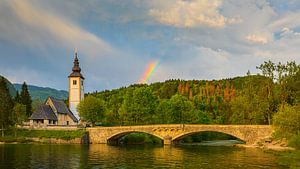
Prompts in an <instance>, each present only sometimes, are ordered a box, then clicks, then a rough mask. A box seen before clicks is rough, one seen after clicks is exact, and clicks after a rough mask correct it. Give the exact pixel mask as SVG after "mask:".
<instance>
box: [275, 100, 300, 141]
mask: <svg viewBox="0 0 300 169" xmlns="http://www.w3.org/2000/svg"><path fill="white" fill-rule="evenodd" d="M273 125H274V126H275V131H276V134H278V135H279V136H281V137H286V138H290V137H292V136H293V135H296V134H300V105H298V106H290V105H288V104H282V105H281V106H280V109H279V111H278V112H277V113H276V114H275V115H274V120H273Z"/></svg>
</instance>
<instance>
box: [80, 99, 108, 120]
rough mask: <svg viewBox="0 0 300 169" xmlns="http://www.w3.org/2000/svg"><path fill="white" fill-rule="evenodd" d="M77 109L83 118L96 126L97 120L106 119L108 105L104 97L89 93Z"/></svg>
mask: <svg viewBox="0 0 300 169" xmlns="http://www.w3.org/2000/svg"><path fill="white" fill-rule="evenodd" d="M77 111H78V112H79V116H80V118H81V119H82V120H85V121H87V122H91V123H92V125H93V126H94V125H95V123H96V122H101V121H102V120H103V119H104V115H105V113H106V106H105V102H104V101H103V100H102V99H98V98H96V97H94V96H91V95H89V96H87V97H86V98H84V100H82V101H81V102H80V103H79V104H78V106H77Z"/></svg>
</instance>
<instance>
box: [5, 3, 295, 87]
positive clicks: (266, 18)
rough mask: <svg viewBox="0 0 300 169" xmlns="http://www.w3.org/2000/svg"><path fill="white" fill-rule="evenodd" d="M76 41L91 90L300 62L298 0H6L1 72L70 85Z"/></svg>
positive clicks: (236, 73) (16, 79) (41, 82)
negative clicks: (269, 64) (269, 62)
mask: <svg viewBox="0 0 300 169" xmlns="http://www.w3.org/2000/svg"><path fill="white" fill-rule="evenodd" d="M75 49H77V51H78V57H79V62H80V67H81V69H82V74H83V76H84V77H85V91H86V92H93V91H96V90H97V91H101V90H110V89H115V88H119V87H123V86H128V85H130V84H134V83H153V82H161V81H165V80H168V79H185V80H189V79H199V80H202V79H207V80H210V79H222V78H230V77H235V76H244V75H245V74H246V72H247V71H248V70H250V72H251V73H252V74H256V73H258V72H259V71H258V70H257V69H256V66H258V65H260V64H261V63H263V62H264V61H268V60H271V61H273V62H276V63H277V62H283V63H285V62H287V61H296V62H297V63H299V62H300V1H299V0H242V1H241V0H163V1H162V0H85V1H82V0H0V75H3V76H5V77H6V78H8V79H9V80H10V81H11V82H13V83H22V82H24V81H26V83H28V84H32V85H37V86H44V87H52V88H56V89H62V90H67V88H68V79H67V77H68V75H69V74H70V73H71V69H72V66H73V59H74V51H75ZM147 72H148V74H147Z"/></svg>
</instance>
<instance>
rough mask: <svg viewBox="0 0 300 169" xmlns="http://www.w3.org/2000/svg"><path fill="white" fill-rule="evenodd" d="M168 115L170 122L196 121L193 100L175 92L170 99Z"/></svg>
mask: <svg viewBox="0 0 300 169" xmlns="http://www.w3.org/2000/svg"><path fill="white" fill-rule="evenodd" d="M169 104H170V108H171V110H170V113H171V114H170V116H171V119H172V123H195V122H197V121H198V119H197V115H196V114H195V112H194V106H193V102H191V101H189V100H188V99H187V98H186V97H184V96H182V95H179V94H176V95H174V96H173V97H172V98H171V99H170V103H169Z"/></svg>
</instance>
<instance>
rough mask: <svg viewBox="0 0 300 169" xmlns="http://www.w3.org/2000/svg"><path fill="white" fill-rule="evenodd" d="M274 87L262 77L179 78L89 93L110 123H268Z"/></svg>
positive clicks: (268, 80)
mask: <svg viewBox="0 0 300 169" xmlns="http://www.w3.org/2000/svg"><path fill="white" fill-rule="evenodd" d="M270 85H274V84H273V82H272V80H271V79H269V78H266V77H264V76H260V75H250V76H245V77H235V78H229V79H222V80H179V79H178V80H177V79H175V80H168V81H165V82H157V83H153V84H150V85H147V84H134V85H130V86H128V87H122V88H120V89H114V90H106V91H101V92H95V93H89V94H88V95H92V96H94V97H96V98H100V99H102V100H103V101H104V102H105V103H106V107H107V110H108V113H107V114H106V115H105V120H106V123H107V125H120V124H122V125H124V124H125V125H133V124H134V125H141V124H154V123H159V124H161V123H166V124H168V123H170V124H172V123H192V124H194V123H196V124H267V123H268V117H269V116H268V115H269V114H268V113H269V112H270V109H272V108H273V107H271V106H272V105H273V100H271V99H270V97H268V96H267V95H268V94H266V93H268V91H269V89H270V87H269V86H270ZM274 97H275V96H274ZM268 99H269V100H268Z"/></svg>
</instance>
